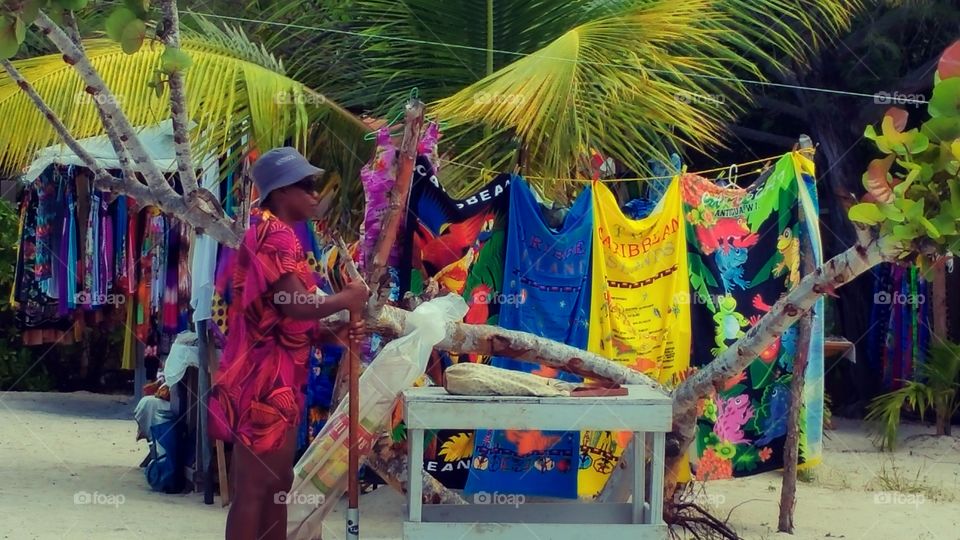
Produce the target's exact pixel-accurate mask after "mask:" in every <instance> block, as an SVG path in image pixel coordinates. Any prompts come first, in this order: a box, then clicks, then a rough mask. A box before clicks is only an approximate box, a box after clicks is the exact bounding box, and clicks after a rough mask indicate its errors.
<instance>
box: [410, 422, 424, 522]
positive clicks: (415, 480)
mask: <svg viewBox="0 0 960 540" xmlns="http://www.w3.org/2000/svg"><path fill="white" fill-rule="evenodd" d="M423 435H424V433H423V430H422V429H411V430H410V432H409V436H410V439H409V442H410V456H409V459H408V463H409V464H410V467H409V469H408V471H407V474H408V475H409V477H410V478H409V479H408V481H407V507H408V509H409V511H410V516H409V520H410V521H412V522H414V523H419V522H420V521H421V514H422V510H423Z"/></svg>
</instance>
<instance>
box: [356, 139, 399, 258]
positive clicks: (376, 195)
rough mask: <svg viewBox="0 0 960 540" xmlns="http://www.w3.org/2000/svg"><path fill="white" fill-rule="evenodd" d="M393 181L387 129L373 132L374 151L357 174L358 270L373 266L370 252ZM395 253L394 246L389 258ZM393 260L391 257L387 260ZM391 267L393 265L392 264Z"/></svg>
mask: <svg viewBox="0 0 960 540" xmlns="http://www.w3.org/2000/svg"><path fill="white" fill-rule="evenodd" d="M396 178H397V147H396V145H394V144H393V142H392V141H391V139H390V129H389V127H388V126H384V127H383V128H381V129H380V131H379V132H377V149H376V153H375V154H374V157H373V159H372V160H371V161H370V163H367V164H366V165H364V166H363V169H361V170H360V182H361V183H362V184H363V193H364V199H365V203H366V204H365V206H364V208H365V210H364V215H363V249H362V251H361V253H362V257H361V258H360V262H361V265H360V268H361V269H366V268H367V267H368V266H369V264H370V263H372V262H373V257H374V255H375V254H374V252H373V251H374V248H375V246H376V244H377V239H378V238H380V232H381V227H382V225H383V224H382V223H381V220H382V219H383V214H384V212H386V211H387V208H388V207H389V205H390V200H389V192H390V190H391V189H393V184H394V182H395V181H396ZM396 252H397V244H396V243H395V244H394V250H393V253H391V255H394V254H395V253H396ZM391 258H393V257H391ZM393 262H394V263H395V261H393Z"/></svg>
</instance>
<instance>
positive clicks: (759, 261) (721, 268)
mask: <svg viewBox="0 0 960 540" xmlns="http://www.w3.org/2000/svg"><path fill="white" fill-rule="evenodd" d="M681 184H682V186H683V197H684V209H685V211H686V218H687V223H688V232H687V238H688V241H689V265H690V268H689V269H690V283H691V295H692V296H691V304H692V325H693V329H694V331H695V332H697V335H698V336H703V339H698V340H696V341H695V342H694V344H693V352H692V354H693V363H694V365H696V366H704V365H706V364H708V363H709V362H711V361H713V359H715V358H717V357H718V356H720V355H721V354H722V353H723V352H724V351H725V350H726V349H727V348H728V347H729V346H730V345H732V344H733V343H735V342H736V341H737V340H738V339H740V338H742V337H743V336H744V335H745V333H746V331H747V330H748V329H749V328H750V327H752V326H754V325H756V324H757V323H758V322H759V320H760V318H761V317H762V316H763V315H764V314H765V313H766V312H768V311H769V310H770V309H771V307H772V306H773V304H774V303H776V301H777V300H778V299H779V298H780V297H781V296H782V295H784V294H785V293H786V292H787V291H789V289H791V288H792V287H794V286H796V284H797V283H799V281H800V277H801V276H800V253H801V250H800V239H801V235H806V234H808V233H807V232H804V231H803V227H802V225H801V223H800V220H799V207H800V206H799V205H800V198H801V193H802V194H803V195H802V196H803V197H808V193H807V188H806V186H805V185H804V182H803V179H802V178H801V176H800V171H799V168H798V162H796V161H795V158H794V156H792V155H786V156H784V157H783V158H781V159H780V160H779V161H778V162H777V164H776V166H775V167H774V170H773V171H772V173H771V174H770V176H769V177H768V178H766V179H765V180H764V181H762V182H759V183H755V184H754V185H752V186H750V187H749V188H746V189H743V188H739V187H733V188H721V187H719V186H716V185H714V184H712V183H711V182H710V181H709V180H706V179H704V178H701V177H698V176H693V175H686V176H684V177H682V179H681ZM808 201H809V199H808ZM812 219H813V220H816V214H815V213H814V214H813V217H812ZM817 237H819V235H817ZM815 243H816V244H817V245H819V242H815ZM815 325H816V323H815ZM819 328H820V332H821V335H822V323H821V324H820V325H819ZM709 336H712V337H713V339H712V340H711V339H709ZM815 341H816V340H813V339H811V345H813V344H814V342H815ZM820 343H821V345H822V336H821V339H820ZM796 352H797V326H796V325H794V326H793V327H791V328H790V329H788V330H787V331H786V332H784V334H783V336H782V337H780V338H778V339H777V341H776V342H774V343H773V344H772V345H771V346H770V347H768V348H767V349H766V350H764V351H763V352H762V353H761V354H760V357H759V358H757V359H756V360H754V361H753V362H752V363H751V364H750V365H749V366H748V367H747V368H746V369H745V370H744V371H743V372H741V373H740V374H738V375H736V376H734V377H732V378H731V379H730V380H728V381H726V383H725V384H724V385H723V387H722V389H721V390H720V391H719V394H718V395H715V396H712V397H708V398H707V399H705V400H704V404H703V411H702V414H701V416H700V418H699V419H698V422H697V435H696V444H695V448H696V455H697V458H698V459H697V460H695V461H696V462H697V463H696V467H695V470H696V477H697V478H698V479H700V480H706V479H718V478H729V477H733V476H745V475H750V474H756V473H760V472H766V471H770V470H775V469H778V468H780V467H782V466H783V446H784V441H785V438H786V429H787V412H788V409H789V403H790V384H791V380H792V378H793V376H794V374H793V362H794V357H795V356H796ZM810 360H811V363H812V364H814V365H815V367H813V368H811V370H810V372H816V371H819V372H820V374H821V380H820V381H819V383H814V384H813V385H811V387H809V388H808V389H807V390H808V393H809V395H808V398H809V401H808V402H810V401H815V400H816V398H817V396H819V399H820V400H821V401H822V390H820V389H819V388H821V386H819V385H822V371H823V368H822V356H821V357H820V358H819V359H817V358H813V357H811V358H810ZM820 409H822V405H821V407H820ZM806 414H807V412H806V411H803V412H802V414H801V439H800V459H801V461H805V460H806V459H807V458H808V457H809V456H810V455H811V454H810V450H809V448H808V447H807V437H806V433H805V432H806V431H807V427H806V426H807V425H808V424H807V418H806Z"/></svg>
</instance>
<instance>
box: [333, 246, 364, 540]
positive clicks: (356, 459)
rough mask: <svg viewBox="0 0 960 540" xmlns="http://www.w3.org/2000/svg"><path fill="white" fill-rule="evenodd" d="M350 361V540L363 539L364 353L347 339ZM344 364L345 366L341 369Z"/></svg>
mask: <svg viewBox="0 0 960 540" xmlns="http://www.w3.org/2000/svg"><path fill="white" fill-rule="evenodd" d="M335 240H336V243H337V247H338V248H339V249H340V250H342V251H343V252H344V253H346V251H347V246H346V244H345V243H344V242H343V239H341V238H340V237H339V236H338V237H337V238H336V239H335ZM344 266H345V267H346V270H347V274H348V275H349V277H350V280H351V281H359V282H361V283H363V277H362V276H361V275H360V272H359V271H358V270H357V266H356V265H355V264H353V261H352V260H350V259H349V258H346V259H344ZM362 319H363V313H362V312H359V311H351V312H350V324H351V325H353V324H355V323H357V322H360V321H361V320H362ZM347 361H348V362H349V370H350V371H349V375H350V385H349V386H350V393H349V399H350V400H349V402H348V411H349V416H350V431H349V432H348V433H347V442H348V445H349V447H348V452H347V461H348V463H347V474H348V475H349V476H348V477H347V499H348V500H347V539H348V540H359V539H360V448H359V447H358V443H359V435H360V351H358V350H357V346H356V344H355V343H354V342H353V340H352V339H349V338H347ZM342 365H343V362H341V366H342Z"/></svg>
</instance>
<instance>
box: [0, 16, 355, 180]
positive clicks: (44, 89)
mask: <svg viewBox="0 0 960 540" xmlns="http://www.w3.org/2000/svg"><path fill="white" fill-rule="evenodd" d="M198 24H199V27H198V29H196V30H189V29H185V31H184V39H183V48H184V50H185V51H186V52H187V53H188V54H190V56H191V57H192V59H193V65H192V66H191V68H190V69H189V71H188V72H187V75H186V83H187V92H186V93H187V106H188V110H189V112H190V116H191V118H192V119H193V120H194V122H196V124H197V126H196V128H195V129H194V130H193V131H192V132H191V137H192V139H193V140H194V144H195V146H194V148H195V153H196V154H197V155H205V154H207V153H208V152H213V153H217V154H220V153H222V152H223V151H224V150H226V149H227V148H235V147H238V146H239V145H240V143H241V141H242V140H243V139H244V138H247V139H249V140H250V142H252V143H253V144H255V145H256V146H258V147H260V148H272V147H274V146H280V145H283V144H287V143H292V144H294V145H295V146H298V147H299V148H301V149H305V148H306V147H307V146H308V144H307V136H308V133H309V130H310V129H311V127H312V126H313V125H315V124H318V123H319V124H321V125H323V126H326V129H328V130H330V131H331V133H332V134H334V135H336V136H335V137H330V138H328V140H329V142H330V144H337V145H345V146H346V149H341V148H336V149H332V150H330V151H329V152H328V154H329V155H331V156H332V155H336V154H338V153H340V154H345V155H347V156H349V157H348V158H346V159H344V160H342V161H340V162H337V161H336V160H330V162H328V163H325V164H324V165H325V166H326V167H327V168H328V170H329V169H330V167H331V165H333V166H334V168H343V169H345V170H350V171H355V170H357V169H358V168H359V166H360V164H362V163H363V161H365V160H366V157H367V156H366V155H364V154H365V153H369V150H364V147H365V144H364V142H363V138H362V135H363V133H364V132H365V130H366V127H365V126H364V124H363V123H362V122H361V121H360V120H359V119H358V118H356V117H355V116H353V115H352V114H350V113H349V112H347V111H346V110H344V109H343V108H341V107H340V106H339V105H337V104H336V103H334V102H333V101H332V100H329V99H327V98H326V97H325V96H323V95H321V94H319V93H317V92H314V91H313V90H311V89H309V88H307V87H305V86H304V85H303V84H302V83H301V82H299V81H297V80H294V79H292V78H290V77H288V76H286V75H285V74H284V71H283V66H282V63H281V62H280V61H279V60H277V59H276V58H274V57H273V56H272V55H271V54H270V53H269V52H268V51H266V50H265V49H264V48H263V47H261V46H258V45H255V44H253V43H252V42H251V41H250V40H249V39H248V38H247V37H246V35H245V34H244V33H243V32H242V31H239V30H235V29H229V28H228V29H221V28H219V27H217V26H216V25H213V24H210V23H206V22H205V21H202V20H201V21H200V22H199V23H198ZM84 45H85V48H86V51H87V55H88V56H89V58H90V60H91V62H92V63H93V65H94V66H95V67H96V68H97V70H98V71H99V72H100V74H101V75H102V76H103V78H104V81H105V82H106V84H107V86H108V87H109V88H110V89H111V90H112V92H113V93H114V95H115V96H116V99H117V100H118V102H119V105H120V106H121V108H122V109H123V110H124V112H125V113H126V114H127V116H128V117H129V119H130V121H131V123H132V124H133V125H135V126H144V125H151V124H155V123H158V122H160V121H161V120H164V119H166V118H168V117H169V95H168V93H167V91H166V90H164V92H163V93H162V94H161V95H159V96H157V95H156V93H155V92H154V90H153V89H152V88H151V87H149V86H148V83H149V82H150V81H151V80H152V78H153V77H154V73H155V71H156V70H157V69H158V68H159V65H160V54H161V53H162V51H163V49H162V47H161V46H159V45H157V44H151V43H148V44H146V45H145V46H144V47H143V48H142V49H141V50H140V51H139V52H137V53H135V54H132V55H127V54H124V53H123V52H122V51H121V50H120V48H119V46H118V45H117V44H115V43H113V42H111V41H108V40H105V39H90V40H85V41H84ZM16 65H17V68H18V69H19V70H20V71H21V72H22V73H23V75H24V76H25V77H26V79H27V80H28V81H30V83H31V84H32V85H34V87H35V88H36V90H37V91H38V93H39V94H40V95H41V96H42V97H43V98H44V100H45V101H46V102H47V103H48V104H49V105H50V106H51V108H52V109H53V110H54V111H55V112H56V113H57V114H58V115H59V116H60V118H61V119H62V120H63V121H64V123H65V124H66V126H67V128H68V129H69V130H70V131H71V133H72V134H73V135H74V136H75V137H77V138H83V137H89V136H94V135H99V134H102V133H103V128H102V125H101V123H100V118H99V116H98V114H97V112H96V109H95V108H94V106H93V103H92V101H91V98H90V96H89V94H87V93H86V92H85V91H84V84H83V83H82V81H81V80H80V78H79V77H78V76H77V75H76V74H75V73H74V71H73V69H72V68H71V66H69V65H67V64H66V63H64V62H63V60H62V57H61V56H60V55H47V56H39V57H35V58H29V59H24V60H18V61H17V62H16ZM0 114H2V115H3V116H4V117H5V118H7V119H9V121H10V122H12V124H11V125H17V126H21V128H20V129H17V130H7V131H6V133H5V135H4V137H2V138H0V169H2V170H3V171H6V172H8V173H11V172H12V173H15V172H17V171H19V170H21V169H22V168H23V167H24V166H25V165H27V164H28V163H29V161H30V159H32V156H33V154H34V152H35V151H36V150H37V149H39V148H42V147H44V146H47V145H50V144H53V143H54V142H56V141H57V139H56V135H55V133H54V131H53V129H52V128H50V127H49V125H48V124H47V122H46V120H45V119H44V118H43V117H42V115H41V114H40V113H39V111H37V109H36V108H35V107H34V106H33V104H32V103H31V102H30V101H29V100H28V98H27V97H26V96H25V95H24V94H23V93H22V92H20V89H19V88H18V87H17V86H16V84H14V83H13V82H12V81H11V80H10V79H9V78H8V77H6V76H4V77H0Z"/></svg>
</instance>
